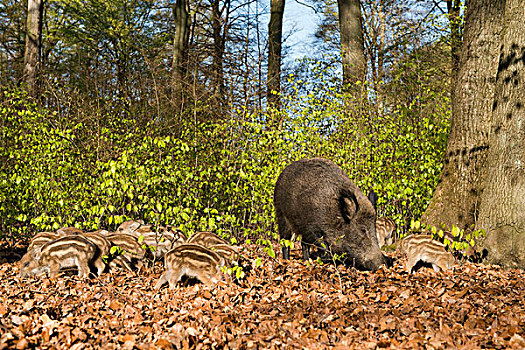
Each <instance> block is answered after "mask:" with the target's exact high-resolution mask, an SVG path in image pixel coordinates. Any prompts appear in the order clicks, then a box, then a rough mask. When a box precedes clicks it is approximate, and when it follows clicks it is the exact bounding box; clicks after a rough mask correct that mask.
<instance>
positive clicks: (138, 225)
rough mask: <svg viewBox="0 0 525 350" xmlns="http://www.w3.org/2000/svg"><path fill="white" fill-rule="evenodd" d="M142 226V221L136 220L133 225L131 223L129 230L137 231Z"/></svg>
mask: <svg viewBox="0 0 525 350" xmlns="http://www.w3.org/2000/svg"><path fill="white" fill-rule="evenodd" d="M140 226H141V224H140V222H134V223H132V224H131V225H129V230H130V231H131V232H133V231H136V230H137V229H138V228H139V227H140Z"/></svg>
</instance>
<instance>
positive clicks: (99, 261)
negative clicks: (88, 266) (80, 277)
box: [93, 256, 106, 276]
mask: <svg viewBox="0 0 525 350" xmlns="http://www.w3.org/2000/svg"><path fill="white" fill-rule="evenodd" d="M93 265H94V266H95V267H96V268H97V276H100V275H102V272H104V269H105V268H106V264H104V261H102V256H99V257H98V258H97V259H95V261H94V262H93Z"/></svg>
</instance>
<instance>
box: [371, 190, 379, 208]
mask: <svg viewBox="0 0 525 350" xmlns="http://www.w3.org/2000/svg"><path fill="white" fill-rule="evenodd" d="M378 198H379V197H378V196H377V193H375V192H374V190H370V193H369V194H368V199H369V200H370V202H371V203H372V205H373V206H374V209H375V210H377V199H378Z"/></svg>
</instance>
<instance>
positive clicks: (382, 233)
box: [376, 217, 396, 247]
mask: <svg viewBox="0 0 525 350" xmlns="http://www.w3.org/2000/svg"><path fill="white" fill-rule="evenodd" d="M395 230H396V223H395V222H394V220H392V219H390V218H387V217H381V218H377V220H376V235H377V241H378V242H379V247H382V246H384V245H385V244H386V245H391V244H392V238H393V235H394V232H395Z"/></svg>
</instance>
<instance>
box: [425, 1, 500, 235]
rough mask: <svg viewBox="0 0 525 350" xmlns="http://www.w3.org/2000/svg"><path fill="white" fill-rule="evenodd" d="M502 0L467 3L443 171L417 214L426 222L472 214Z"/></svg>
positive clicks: (465, 221)
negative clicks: (431, 196) (425, 206)
mask: <svg viewBox="0 0 525 350" xmlns="http://www.w3.org/2000/svg"><path fill="white" fill-rule="evenodd" d="M504 4H505V1H504V0H472V1H469V2H468V3H467V14H466V24H465V31H464V39H463V44H462V49H461V53H460V65H459V66H460V67H459V71H458V75H457V81H456V84H455V87H454V90H453V105H452V120H451V127H450V134H449V138H448V144H447V150H446V154H445V160H444V165H443V170H442V172H441V177H440V180H439V184H438V186H437V188H436V191H435V192H434V196H433V198H432V200H431V201H430V204H429V206H428V208H427V210H426V212H425V214H424V215H423V217H422V219H421V220H422V221H423V222H425V223H427V224H431V225H439V224H444V225H445V226H446V227H451V226H452V225H456V226H458V227H460V228H467V227H471V226H472V225H473V224H475V222H476V219H477V212H478V210H479V204H480V203H479V201H480V198H479V196H480V194H481V192H482V189H483V187H482V181H483V179H482V171H483V167H484V162H485V159H486V154H487V149H488V135H489V132H490V119H491V117H490V115H491V110H492V96H494V88H495V79H496V72H497V66H498V53H499V46H500V35H501V28H502V24H503V13H504Z"/></svg>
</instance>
